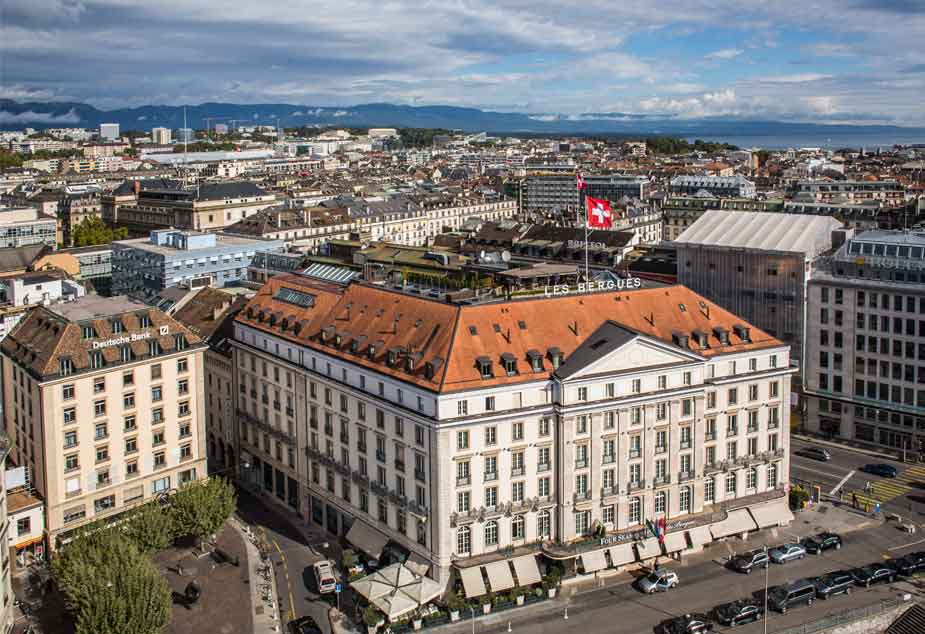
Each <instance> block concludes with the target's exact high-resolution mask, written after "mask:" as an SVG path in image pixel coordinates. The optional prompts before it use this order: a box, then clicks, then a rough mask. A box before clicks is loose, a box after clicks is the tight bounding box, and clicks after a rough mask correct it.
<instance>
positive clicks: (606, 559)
mask: <svg viewBox="0 0 925 634" xmlns="http://www.w3.org/2000/svg"><path fill="white" fill-rule="evenodd" d="M232 345H233V347H234V368H235V370H234V371H235V373H236V375H235V376H236V379H235V380H236V385H237V389H236V390H235V393H236V399H237V414H238V425H239V427H240V436H239V439H240V452H239V455H240V457H241V461H242V468H241V475H242V477H244V478H245V480H246V481H248V482H249V483H250V484H251V485H252V486H255V487H256V488H258V489H261V490H263V492H264V494H265V495H266V497H267V498H268V499H269V500H273V501H275V502H276V503H278V504H280V505H285V506H288V507H290V508H291V509H293V510H297V511H298V512H300V513H302V514H303V516H304V517H305V518H306V521H307V522H314V523H316V524H320V525H322V526H324V527H326V528H327V530H329V531H330V532H332V533H334V534H338V535H345V536H346V539H347V540H348V541H349V542H351V543H353V544H354V545H355V546H356V547H357V548H359V549H361V550H363V551H364V552H366V553H368V554H369V555H371V556H374V557H378V556H380V555H381V554H382V552H383V551H384V550H385V551H389V550H395V549H397V550H399V551H402V552H404V553H405V554H407V555H408V556H409V558H410V559H411V561H414V562H417V563H422V564H423V568H424V569H429V574H430V575H431V576H433V577H434V578H436V579H439V580H441V581H446V580H448V579H449V577H450V575H451V574H459V575H460V576H461V578H462V581H463V586H464V588H465V592H466V594H467V595H468V596H470V597H473V596H478V595H480V594H484V593H485V592H487V591H488V588H487V587H486V586H485V584H484V582H483V577H482V573H481V570H482V568H483V567H484V568H486V572H487V575H488V580H489V586H490V588H491V590H492V591H495V592H497V591H501V590H504V589H507V588H508V587H511V586H504V585H503V584H504V579H503V577H502V576H498V574H496V573H497V572H498V571H501V570H507V571H508V575H507V576H510V571H509V568H508V564H509V563H510V562H511V561H512V559H513V560H514V563H515V565H518V566H521V565H522V566H524V571H525V572H530V574H534V573H536V568H537V559H536V557H537V556H542V557H545V558H546V559H548V560H557V561H562V562H564V563H565V565H566V566H569V567H574V568H575V569H578V570H579V571H580V572H585V573H591V572H593V571H595V570H598V569H601V568H604V567H608V566H624V565H626V564H629V563H632V562H636V561H649V560H651V559H652V558H653V557H655V556H657V555H663V554H665V553H668V554H670V555H671V556H673V557H680V556H682V553H684V552H692V551H698V550H700V549H701V548H702V547H703V545H704V544H706V543H708V542H711V541H713V540H714V539H724V538H726V537H728V536H732V535H740V536H741V535H745V534H747V533H748V532H749V531H751V530H755V529H756V528H757V527H759V526H762V527H766V526H776V525H780V524H785V523H787V522H788V521H789V520H790V519H791V515H790V513H789V511H788V510H787V499H786V482H787V478H788V473H789V467H788V447H789V431H788V430H789V427H788V412H789V408H788V407H787V403H788V400H789V394H790V387H789V386H790V374H791V372H792V371H793V370H792V369H791V366H790V361H789V354H788V348H787V346H786V345H784V344H783V343H781V342H780V341H778V340H777V339H775V338H773V337H770V336H769V335H767V334H766V333H764V332H762V331H760V330H758V329H757V328H754V327H752V326H750V325H748V324H747V323H746V322H744V321H742V320H740V319H739V318H738V317H736V316H734V315H732V314H731V313H729V312H727V311H726V310H724V309H723V308H721V307H719V306H717V305H715V304H713V303H712V302H709V301H708V300H706V299H704V298H702V297H701V296H699V295H697V294H696V293H694V292H692V291H690V290H688V289H685V288H683V287H681V286H672V287H667V288H665V287H661V288H657V289H650V290H636V291H629V292H600V293H584V294H578V295H575V294H573V295H562V296H557V297H544V296H542V295H540V296H538V297H524V298H521V299H519V300H518V301H512V302H494V301H489V302H487V303H481V304H480V303H476V304H466V303H454V302H453V301H451V300H449V299H448V298H447V297H422V296H420V295H412V294H403V293H400V292H398V291H393V290H389V289H386V288H383V287H377V286H372V285H366V284H362V283H356V282H354V283H351V284H349V285H346V286H345V285H337V284H332V283H326V282H320V281H317V280H310V279H308V278H306V277H304V276H300V275H294V274H282V275H278V276H276V277H273V278H271V279H270V280H269V282H268V283H267V284H266V285H264V287H263V288H262V289H261V290H260V291H259V293H258V294H257V296H256V297H254V298H253V299H252V300H251V301H250V302H249V303H248V304H247V306H246V307H245V309H244V310H243V311H242V312H241V313H239V315H238V317H237V319H236V321H235V334H234V341H233V344H232ZM245 464H246V465H247V466H246V467H245V466H244V465H245ZM661 518H665V519H666V520H667V522H666V523H667V528H668V532H667V536H666V540H665V546H664V550H663V549H662V548H661V547H660V546H659V544H658V540H656V539H654V538H653V537H652V536H651V535H649V534H647V533H646V529H645V522H646V521H647V520H651V521H656V520H659V519H661ZM598 527H601V528H598ZM595 533H596V534H595ZM602 535H603V536H602ZM454 569H456V571H457V572H455V573H454V572H453V570H454ZM496 569H497V570H496ZM536 578H537V579H538V578H539V575H538V574H537V575H536Z"/></svg>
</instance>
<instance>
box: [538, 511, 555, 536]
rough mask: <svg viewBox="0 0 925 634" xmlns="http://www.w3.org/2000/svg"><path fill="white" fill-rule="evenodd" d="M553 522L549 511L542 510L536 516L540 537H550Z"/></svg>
mask: <svg viewBox="0 0 925 634" xmlns="http://www.w3.org/2000/svg"><path fill="white" fill-rule="evenodd" d="M551 529H552V522H551V520H550V517H549V511H540V512H539V515H537V516H536V534H537V536H538V537H549V536H550V534H551Z"/></svg>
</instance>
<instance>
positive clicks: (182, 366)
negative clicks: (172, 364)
mask: <svg viewBox="0 0 925 634" xmlns="http://www.w3.org/2000/svg"><path fill="white" fill-rule="evenodd" d="M185 341H186V340H185V339H184V342H185ZM188 370H189V361H188V360H187V359H177V373H178V374H183V373H184V372H186V371H188Z"/></svg>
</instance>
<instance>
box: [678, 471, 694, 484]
mask: <svg viewBox="0 0 925 634" xmlns="http://www.w3.org/2000/svg"><path fill="white" fill-rule="evenodd" d="M693 479H694V472H693V471H679V472H678V482H687V481H688V480H693Z"/></svg>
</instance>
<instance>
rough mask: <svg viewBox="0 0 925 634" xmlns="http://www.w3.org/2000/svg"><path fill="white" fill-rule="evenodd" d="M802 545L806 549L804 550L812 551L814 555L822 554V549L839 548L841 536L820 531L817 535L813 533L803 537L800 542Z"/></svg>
mask: <svg viewBox="0 0 925 634" xmlns="http://www.w3.org/2000/svg"><path fill="white" fill-rule="evenodd" d="M800 543H801V544H802V545H803V547H804V548H805V549H806V552H808V553H812V554H814V555H820V554H822V551H823V550H829V549H830V548H834V549H835V550H841V543H842V542H841V537H839V536H838V535H836V534H835V533H829V532H827V531H826V532H822V533H819V534H818V535H813V536H811V537H805V538H804V539H803V541H802V542H800Z"/></svg>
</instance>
